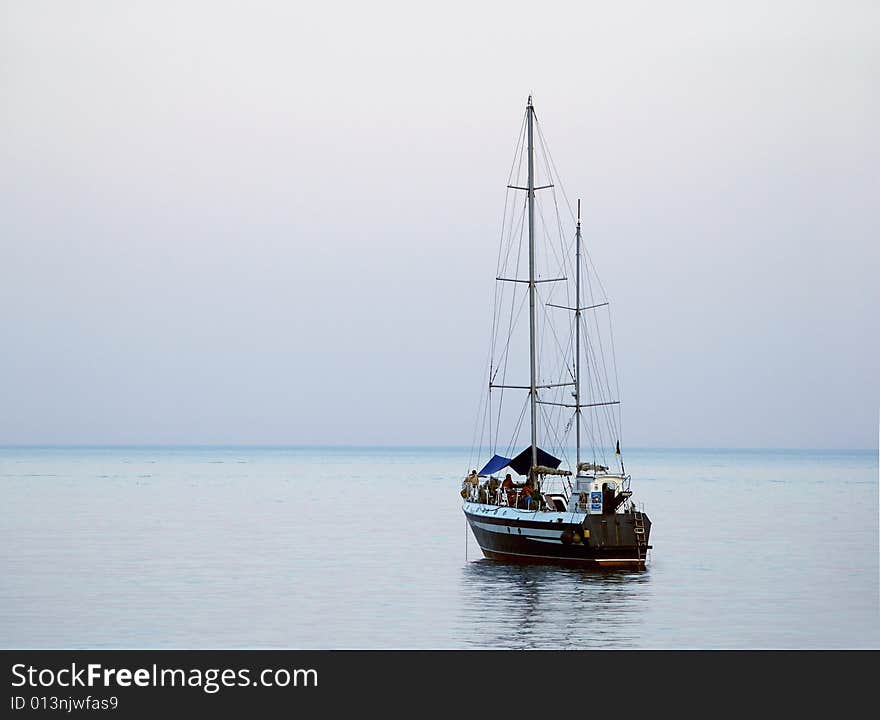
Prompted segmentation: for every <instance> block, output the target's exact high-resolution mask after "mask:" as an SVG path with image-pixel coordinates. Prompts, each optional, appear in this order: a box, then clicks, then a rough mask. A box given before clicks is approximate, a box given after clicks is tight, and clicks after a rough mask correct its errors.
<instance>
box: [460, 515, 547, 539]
mask: <svg viewBox="0 0 880 720" xmlns="http://www.w3.org/2000/svg"><path fill="white" fill-rule="evenodd" d="M470 522H471V526H472V527H478V528H480V530H485V531H486V532H491V533H495V534H496V535H516V536H517V537H519V536H522V537H524V538H529V539H530V540H543V541H544V542H549V541H553V542H562V540H560V536H561V535H562V528H560V529H559V530H540V529H538V528H534V529H533V528H529V527H511V526H510V525H496V524H494V523H482V522H480V521H479V520H471V521H470ZM508 529H510V532H508ZM520 530H522V532H519V531H520Z"/></svg>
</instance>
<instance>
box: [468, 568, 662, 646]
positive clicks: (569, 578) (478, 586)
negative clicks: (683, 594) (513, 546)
mask: <svg viewBox="0 0 880 720" xmlns="http://www.w3.org/2000/svg"><path fill="white" fill-rule="evenodd" d="M650 587H651V572H650V570H648V571H642V572H632V571H625V570H621V571H608V570H603V571H590V570H581V569H573V568H565V567H553V566H540V565H505V564H503V563H498V562H495V561H492V560H486V559H483V560H477V561H475V562H470V563H467V564H466V565H465V566H464V568H463V569H462V574H461V598H462V605H461V607H462V612H461V614H460V615H459V617H458V619H457V623H458V626H459V627H458V628H457V630H458V632H457V636H458V637H460V638H462V639H464V646H467V647H475V648H505V649H523V650H526V649H536V648H569V649H575V648H584V649H587V648H608V647H617V648H632V647H639V646H640V637H641V635H642V626H643V623H642V617H643V613H644V611H645V610H646V609H647V603H648V601H649V595H650Z"/></svg>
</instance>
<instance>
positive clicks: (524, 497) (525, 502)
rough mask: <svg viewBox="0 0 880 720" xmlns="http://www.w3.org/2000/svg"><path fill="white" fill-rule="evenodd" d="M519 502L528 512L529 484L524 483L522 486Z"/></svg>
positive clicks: (530, 487) (529, 502)
mask: <svg viewBox="0 0 880 720" xmlns="http://www.w3.org/2000/svg"><path fill="white" fill-rule="evenodd" d="M520 502H521V504H522V505H523V506H524V507H525V509H526V510H528V509H529V508H530V506H531V504H532V485H531V483H526V484H525V485H523V489H522V495H520Z"/></svg>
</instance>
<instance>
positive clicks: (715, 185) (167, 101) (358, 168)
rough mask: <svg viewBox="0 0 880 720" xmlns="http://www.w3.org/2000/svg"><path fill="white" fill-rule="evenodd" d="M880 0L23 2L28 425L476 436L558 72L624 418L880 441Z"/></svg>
mask: <svg viewBox="0 0 880 720" xmlns="http://www.w3.org/2000/svg"><path fill="white" fill-rule="evenodd" d="M878 37H880V4H878V3H875V2H830V1H829V2H820V3H810V2H772V3H768V2H764V1H762V2H743V1H737V2H730V3H714V2H692V3H676V2H664V3H656V2H644V3H635V2H623V3H608V2H571V3H556V2H547V1H542V2H540V3H538V2H532V3H518V2H510V1H506V2H500V3H480V2H474V1H473V0H471V1H469V2H462V3H456V2H444V3H439V4H438V3H434V4H427V3H412V2H401V3H389V2H383V1H381V0H379V1H375V2H369V3H344V4H343V3H332V2H324V3H295V2H254V1H249V2H231V3H230V2H203V3H201V2H200V3H197V2H185V1H184V2H158V1H157V0H150V1H148V2H132V1H127V2H109V1H108V2H36V1H34V0H28V1H24V0H22V1H21V2H10V1H9V0H0V443H6V444H14V443H154V442H171V443H267V444H268V443H295V444H300V443H322V444H324V443H327V444H333V443H347V444H352V443H354V444H374V443H377V444H388V445H393V444H440V445H446V444H469V443H470V441H471V437H472V431H473V427H474V414H475V412H476V410H477V404H478V400H479V398H478V395H479V393H480V392H481V383H482V379H483V378H482V372H483V363H484V359H485V356H486V351H487V349H488V342H489V326H490V322H491V307H489V304H488V303H489V301H490V299H491V297H492V290H493V285H494V273H495V260H496V254H497V250H498V243H499V240H500V225H501V218H502V214H503V211H504V194H505V188H504V185H505V183H506V181H507V174H508V171H509V169H510V163H511V161H512V159H513V152H514V146H515V143H516V138H517V134H518V131H519V127H520V123H521V120H522V113H523V108H524V105H525V101H526V98H527V96H528V94H529V93H533V94H534V98H535V104H536V109H537V112H538V115H539V118H540V120H541V122H542V128H543V131H544V134H545V137H546V139H547V141H548V143H549V146H550V149H551V151H552V152H553V156H554V159H555V160H556V164H557V167H558V170H559V173H560V175H561V178H562V181H563V182H564V183H565V187H566V190H567V191H568V193H569V194H570V195H571V196H580V197H582V198H583V199H584V236H585V241H586V242H587V243H588V246H589V247H590V249H591V252H592V256H593V259H594V262H595V264H596V266H597V269H598V271H599V273H600V276H601V278H602V280H603V283H604V286H605V288H606V290H607V292H608V295H609V296H610V298H611V301H612V313H613V314H612V317H613V320H614V334H615V342H616V349H617V357H618V363H619V375H620V383H621V396H622V400H623V405H622V413H623V429H624V435H625V437H624V442H625V443H626V444H627V445H629V446H648V447H663V446H673V447H674V446H679V447H701V446H708V447H820V448H834V447H840V448H867V447H876V446H877V439H878V403H880V380H878V366H880V339H878V338H880V332H878V329H880V328H878V325H880V321H878V316H880V313H878V306H880V293H878V283H877V276H878V274H880V251H878V229H880V222H878V215H880V213H878V200H880V187H878V167H880V163H878V161H880V142H878V130H877V128H878V127H880V93H878V76H880V50H878V48H880V43H878V41H877V38H878Z"/></svg>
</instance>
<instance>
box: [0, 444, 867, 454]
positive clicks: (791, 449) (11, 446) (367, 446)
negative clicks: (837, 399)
mask: <svg viewBox="0 0 880 720" xmlns="http://www.w3.org/2000/svg"><path fill="white" fill-rule="evenodd" d="M17 448H33V449H38V448H64V449H77V448H80V449H86V448H120V449H121V448H206V449H207V448H242V449H246V448H252V449H269V448H289V449H326V450H330V449H337V448H338V449H343V448H345V449H348V448H351V449H371V448H376V449H401V450H407V449H434V450H465V451H469V452H470V451H472V450H474V448H473V447H472V446H468V445H459V444H426V443H403V444H402V443H396V444H375V443H374V444H368V443H181V442H159V443H156V442H152V443H151V442H133V443H132V442H127V443H91V442H90V443H45V442H44V443H0V449H4V450H6V449H17ZM566 449H567V450H574V446H572V447H571V448H566ZM487 450H488V449H487ZM641 450H690V451H706V450H726V451H742V452H756V451H777V452H796V451H813V452H878V453H880V448H877V447H777V446H772V447H771V446H764V447H759V446H708V445H707V446H685V445H680V446H679V445H674V446H648V445H638V446H633V447H631V448H628V451H629V452H633V451H641Z"/></svg>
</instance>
